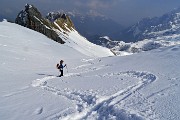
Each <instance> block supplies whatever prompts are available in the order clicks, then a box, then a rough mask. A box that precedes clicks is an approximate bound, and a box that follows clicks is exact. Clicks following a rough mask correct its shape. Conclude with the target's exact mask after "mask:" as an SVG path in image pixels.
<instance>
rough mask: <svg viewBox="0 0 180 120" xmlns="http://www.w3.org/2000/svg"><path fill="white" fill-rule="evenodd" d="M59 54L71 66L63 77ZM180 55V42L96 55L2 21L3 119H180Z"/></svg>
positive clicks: (0, 90)
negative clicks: (125, 53) (131, 52)
mask: <svg viewBox="0 0 180 120" xmlns="http://www.w3.org/2000/svg"><path fill="white" fill-rule="evenodd" d="M82 44H83V43H82ZM59 59H64V60H65V63H67V66H68V67H67V69H66V68H65V69H64V72H65V75H64V77H61V78H59V77H56V75H58V70H57V69H56V68H55V65H56V63H57V62H58V61H59ZM179 59H180V45H175V46H170V47H166V48H159V49H156V50H152V51H148V52H143V53H139V54H134V55H131V56H123V57H121V56H116V57H104V58H92V57H91V58H90V57H88V56H86V55H84V54H82V53H80V52H78V51H76V50H75V49H73V48H72V47H69V46H67V45H59V44H58V43H56V42H54V41H51V40H50V39H48V38H46V37H45V36H43V35H41V34H39V33H36V32H35V31H32V30H29V29H27V28H23V27H20V26H18V25H15V24H11V23H7V22H2V23H0V66H1V67H0V68H1V70H0V76H1V77H0V83H1V84H0V119H2V120H6V119H8V120H62V119H64V120H78V119H80V120H82V119H88V120H95V119H98V120H103V119H105V120H106V119H110V120H158V119H160V120H179V119H180V115H179V111H180V106H179V102H180V98H179V95H180V92H179V91H180V89H179V88H180V87H179V85H180V72H179V71H180V68H179V66H180V62H179Z"/></svg>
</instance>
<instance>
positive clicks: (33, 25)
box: [16, 4, 114, 57]
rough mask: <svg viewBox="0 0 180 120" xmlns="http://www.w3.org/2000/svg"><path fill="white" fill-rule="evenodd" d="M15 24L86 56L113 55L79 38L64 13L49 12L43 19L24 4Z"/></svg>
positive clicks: (32, 8)
mask: <svg viewBox="0 0 180 120" xmlns="http://www.w3.org/2000/svg"><path fill="white" fill-rule="evenodd" d="M16 23H17V24H20V25H22V26H24V27H28V28H30V29H32V30H35V31H37V32H40V33H42V34H44V35H46V36H47V37H49V38H51V39H53V40H54V41H56V42H58V43H61V44H64V43H65V44H66V45H68V46H70V47H73V48H74V49H76V50H78V51H79V52H81V53H83V54H86V55H88V56H94V57H97V56H98V57H99V56H101V57H103V56H113V55H114V54H113V53H112V52H111V51H110V50H109V49H107V48H103V47H101V46H97V45H95V44H93V43H91V42H89V41H88V40H87V39H86V38H84V37H83V36H81V35H80V34H79V33H78V32H77V31H76V30H75V28H74V25H73V23H72V21H71V19H70V18H69V16H67V15H66V14H65V13H59V12H57V13H53V12H50V13H48V15H47V16H46V18H44V17H43V16H42V15H41V13H40V12H39V11H38V9H37V8H36V7H34V6H33V5H29V4H26V6H25V10H22V11H21V12H20V13H19V14H18V15H17V18H16ZM97 50H98V52H97ZM100 51H101V52H100Z"/></svg>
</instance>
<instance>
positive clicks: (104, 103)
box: [32, 65, 158, 120]
mask: <svg viewBox="0 0 180 120" xmlns="http://www.w3.org/2000/svg"><path fill="white" fill-rule="evenodd" d="M85 66H86V65H85ZM80 67H82V66H80ZM77 69H78V68H77ZM90 71H91V70H90ZM86 72H87V71H86ZM72 75H73V76H74V74H72ZM72 75H69V76H71V77H72ZM76 75H77V76H80V74H76ZM76 75H75V76H76ZM69 76H65V77H69ZM96 76H97V77H100V78H103V77H111V76H128V77H132V78H134V79H137V80H139V81H138V82H137V84H134V85H132V86H128V87H127V88H126V89H123V90H120V91H117V92H116V93H115V94H113V95H110V96H98V94H97V93H96V92H94V91H92V90H89V91H82V90H70V89H68V88H67V89H64V90H61V89H58V88H56V87H53V86H48V84H47V81H48V80H50V79H54V78H55V76H48V77H44V78H42V79H37V80H34V81H33V82H32V86H33V87H40V88H42V89H44V90H47V91H49V92H51V93H53V94H55V95H59V96H63V97H65V98H66V99H68V100H71V101H73V103H74V104H75V105H76V111H73V109H72V108H69V109H66V110H64V111H60V112H59V113H55V114H54V115H51V116H49V117H47V118H46V119H64V120H66V119H67V120H69V119H73V120H74V119H77V120H78V119H94V118H96V119H98V120H101V119H126V120H141V119H149V120H154V119H158V118H157V116H156V114H155V113H154V110H153V103H152V102H150V101H149V100H148V98H145V97H143V95H142V94H141V93H140V92H139V90H140V89H142V88H143V87H145V86H147V85H149V84H151V83H152V82H153V81H155V80H156V79H157V77H156V76H155V75H154V74H152V73H149V72H141V71H125V72H118V73H106V74H103V75H96ZM81 77H82V76H81ZM84 77H86V76H84ZM155 94H156V93H155Z"/></svg>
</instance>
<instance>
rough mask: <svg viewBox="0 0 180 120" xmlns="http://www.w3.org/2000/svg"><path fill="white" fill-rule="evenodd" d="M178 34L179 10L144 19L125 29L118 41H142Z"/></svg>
mask: <svg viewBox="0 0 180 120" xmlns="http://www.w3.org/2000/svg"><path fill="white" fill-rule="evenodd" d="M179 33H180V8H178V9H175V10H173V11H171V12H169V13H167V14H164V15H163V16H160V17H154V18H145V19H143V20H141V21H139V22H138V23H136V24H135V25H133V26H131V27H129V28H128V29H125V30H124V31H123V32H122V34H123V35H122V36H121V37H120V39H122V40H125V41H133V42H136V41H139V40H144V39H150V38H156V37H162V36H168V35H173V34H179Z"/></svg>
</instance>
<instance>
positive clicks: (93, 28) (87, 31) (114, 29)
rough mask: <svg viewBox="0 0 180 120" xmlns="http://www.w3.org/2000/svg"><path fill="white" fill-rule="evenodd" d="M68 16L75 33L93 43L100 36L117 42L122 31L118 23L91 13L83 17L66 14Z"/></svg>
mask: <svg viewBox="0 0 180 120" xmlns="http://www.w3.org/2000/svg"><path fill="white" fill-rule="evenodd" d="M68 15H69V16H70V18H71V19H72V21H73V23H74V25H75V28H76V29H77V31H78V32H79V33H80V34H81V35H83V36H84V37H86V38H87V39H88V40H89V41H91V42H93V43H96V42H95V40H97V39H98V38H99V37H101V36H109V37H110V38H112V39H116V40H117V39H119V38H120V36H121V31H122V30H123V29H124V27H123V26H122V25H120V24H119V23H117V22H115V21H114V20H112V19H111V18H108V17H105V16H103V15H101V14H99V13H95V12H91V13H87V14H85V15H83V14H80V13H77V12H68ZM97 42H98V41H97Z"/></svg>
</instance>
